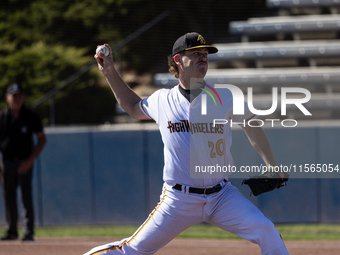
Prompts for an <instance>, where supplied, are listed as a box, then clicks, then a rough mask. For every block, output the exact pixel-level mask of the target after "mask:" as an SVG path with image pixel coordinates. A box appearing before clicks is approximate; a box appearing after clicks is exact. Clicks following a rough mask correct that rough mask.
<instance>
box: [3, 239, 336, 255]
mask: <svg viewBox="0 0 340 255" xmlns="http://www.w3.org/2000/svg"><path fill="white" fill-rule="evenodd" d="M115 240H116V239H111V238H37V239H36V241H35V242H29V243H22V242H21V241H2V242H0V254H1V255H57V254H58V255H61V254H63V255H65V254H67V255H80V254H83V253H84V252H87V251H88V250H90V249H91V248H93V247H95V246H98V245H101V244H105V243H108V242H112V241H115ZM285 243H286V246H287V248H288V251H289V253H290V254H291V255H305V254H306V255H316V254H322V255H335V254H339V251H340V241H286V242H285ZM174 254H176V255H191V254H193V255H203V254H204V255H205V254H214V255H219V254H232V255H238V254H243V255H253V254H254V255H255V254H256V255H259V254H261V252H260V249H259V248H258V246H257V245H254V244H252V243H250V242H248V241H243V240H212V239H181V238H176V239H175V240H173V241H172V242H170V243H169V244H168V245H166V246H165V247H164V248H163V249H161V250H160V251H159V252H158V253H157V255H174Z"/></svg>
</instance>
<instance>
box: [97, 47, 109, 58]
mask: <svg viewBox="0 0 340 255" xmlns="http://www.w3.org/2000/svg"><path fill="white" fill-rule="evenodd" d="M99 52H103V54H104V55H105V56H106V57H107V56H108V55H109V54H110V51H109V48H108V47H106V46H105V45H100V46H99V47H98V48H97V50H96V54H97V55H99Z"/></svg>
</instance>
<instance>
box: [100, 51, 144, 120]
mask: <svg viewBox="0 0 340 255" xmlns="http://www.w3.org/2000/svg"><path fill="white" fill-rule="evenodd" d="M104 45H105V46H106V47H107V48H108V49H109V51H110V53H109V55H108V56H105V55H104V53H103V52H99V53H98V54H96V55H95V56H94V57H95V59H96V60H97V63H98V68H99V70H100V71H101V72H102V73H103V75H104V76H105V78H106V80H107V82H108V84H109V86H110V87H111V89H112V92H113V94H114V95H115V97H116V99H117V102H118V104H119V105H120V106H121V107H122V108H123V109H124V110H125V111H126V112H127V113H128V114H129V115H130V116H131V117H133V118H135V119H148V117H146V116H145V114H144V113H143V112H142V111H141V110H140V108H139V105H138V103H139V101H140V100H141V98H140V97H139V96H138V95H137V94H136V93H135V92H134V91H133V90H132V89H130V87H129V86H127V85H126V83H125V82H124V81H123V79H122V78H121V77H120V76H119V74H118V73H117V71H116V69H115V67H114V64H113V59H112V50H111V47H110V46H109V45H108V44H104Z"/></svg>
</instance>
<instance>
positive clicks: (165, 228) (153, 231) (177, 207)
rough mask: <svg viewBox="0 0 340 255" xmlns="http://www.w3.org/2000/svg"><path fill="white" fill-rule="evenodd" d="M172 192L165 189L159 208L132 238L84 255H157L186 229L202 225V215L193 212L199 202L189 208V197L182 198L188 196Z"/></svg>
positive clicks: (96, 248) (97, 248) (95, 249)
mask: <svg viewBox="0 0 340 255" xmlns="http://www.w3.org/2000/svg"><path fill="white" fill-rule="evenodd" d="M167 189H168V190H167ZM169 189H171V187H165V188H164V190H163V194H162V196H161V201H160V202H159V204H158V205H157V207H156V208H155V209H154V210H153V212H152V213H151V214H150V215H149V217H148V219H147V220H146V221H145V222H144V223H143V224H142V225H141V226H140V227H139V229H138V230H137V231H136V232H135V233H134V234H133V235H132V236H131V237H129V238H126V239H123V240H121V241H117V242H112V243H108V244H105V245H101V246H98V247H95V248H93V249H92V250H90V251H89V252H87V253H85V254H84V255H104V254H106V255H108V254H110V255H113V254H128V255H135V254H154V253H155V252H157V251H158V250H159V249H160V248H162V247H163V246H165V245H166V244H167V243H169V242H170V241H171V240H172V239H174V238H175V237H176V236H177V235H178V234H180V233H181V232H183V231H184V230H185V229H187V228H188V227H190V226H192V225H194V224H197V223H199V222H201V221H202V215H199V214H197V215H195V214H194V213H192V212H193V211H195V210H193V208H192V207H191V206H197V203H193V204H192V205H190V204H189V205H188V203H186V202H185V201H186V199H188V198H186V199H184V198H183V197H184V196H189V195H186V194H182V193H180V192H175V191H172V190H169ZM197 199H199V198H197ZM202 201H203V200H202ZM198 204H201V206H203V205H204V203H203V202H202V203H198ZM196 211H200V212H202V209H201V210H196ZM188 212H190V213H188Z"/></svg>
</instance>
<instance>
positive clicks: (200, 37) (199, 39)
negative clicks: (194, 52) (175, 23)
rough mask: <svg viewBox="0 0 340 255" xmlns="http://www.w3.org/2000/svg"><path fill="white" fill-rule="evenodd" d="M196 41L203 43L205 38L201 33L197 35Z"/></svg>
mask: <svg viewBox="0 0 340 255" xmlns="http://www.w3.org/2000/svg"><path fill="white" fill-rule="evenodd" d="M197 41H200V43H201V44H205V40H204V38H203V36H201V35H199V36H198V38H197Z"/></svg>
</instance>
